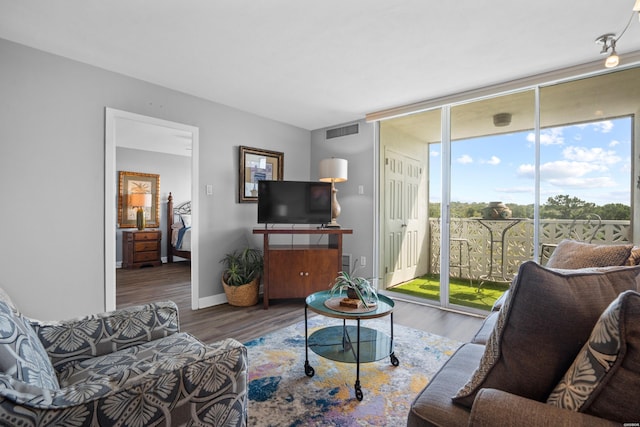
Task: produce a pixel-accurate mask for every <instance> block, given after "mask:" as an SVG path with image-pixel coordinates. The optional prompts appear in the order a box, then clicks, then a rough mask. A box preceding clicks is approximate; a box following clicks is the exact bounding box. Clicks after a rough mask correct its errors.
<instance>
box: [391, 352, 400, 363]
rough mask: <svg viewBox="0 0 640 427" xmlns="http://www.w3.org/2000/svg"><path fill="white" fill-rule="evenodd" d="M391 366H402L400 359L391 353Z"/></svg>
mask: <svg viewBox="0 0 640 427" xmlns="http://www.w3.org/2000/svg"><path fill="white" fill-rule="evenodd" d="M391 364H392V365H393V366H398V365H399V364H400V361H399V360H398V358H397V357H396V355H395V354H394V353H391Z"/></svg>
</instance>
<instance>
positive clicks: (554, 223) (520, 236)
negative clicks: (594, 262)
mask: <svg viewBox="0 0 640 427" xmlns="http://www.w3.org/2000/svg"><path fill="white" fill-rule="evenodd" d="M572 222H573V220H571V219H545V220H541V222H540V227H541V230H540V243H541V244H542V243H559V242H560V241H561V240H562V239H564V238H566V237H567V236H568V234H569V227H570V226H571V224H572ZM429 225H430V246H429V247H430V250H431V252H430V263H429V268H430V271H429V272H430V273H439V272H440V220H439V219H432V220H430V221H429ZM588 227H589V225H588V224H587V221H586V220H585V221H577V222H576V224H575V230H574V233H575V236H574V238H576V239H578V240H581V239H582V237H583V236H585V238H586V235H589V234H590V233H589V231H590V230H589V229H588ZM500 234H501V233H500V230H497V231H494V240H496V238H497V240H501V239H500V238H499V237H500ZM629 236H630V221H622V220H603V221H602V225H601V226H600V228H599V230H598V233H597V234H596V236H595V237H594V239H593V241H592V243H599V244H616V243H617V244H621V243H627V242H629ZM450 237H452V238H453V237H461V238H464V239H467V240H468V241H469V252H470V260H469V261H470V262H469V264H470V269H469V270H470V275H471V277H470V278H471V279H474V280H478V279H479V278H480V276H484V275H487V274H488V273H489V271H488V270H489V264H490V262H489V261H490V257H491V256H492V254H491V251H490V233H489V229H488V228H487V227H485V226H483V225H482V224H481V223H480V222H479V221H478V220H475V219H472V218H452V219H451V233H450ZM504 251H505V253H504V259H505V264H504V275H505V277H508V278H509V277H513V275H514V274H515V273H516V272H517V271H518V268H519V266H520V264H522V263H523V262H524V261H527V260H531V259H533V220H529V219H525V220H523V221H521V222H519V223H517V224H516V225H514V226H513V227H512V228H510V229H509V230H507V232H506V233H505V244H504ZM458 256H459V255H458V251H457V250H456V251H451V254H450V257H451V264H457V263H458V262H459V259H458ZM462 256H463V258H465V257H466V256H467V254H466V251H464V252H463V254H462ZM502 256H503V253H502V244H501V242H495V243H494V250H493V263H494V273H495V271H496V270H500V269H501V268H502ZM464 261H466V259H463V263H465V262H464ZM543 261H546V260H543ZM500 271H502V270H500ZM450 273H451V275H452V276H453V277H456V276H458V275H460V276H461V277H463V278H469V271H468V270H467V269H466V268H463V269H462V271H461V272H459V271H458V268H454V269H451V272H450ZM459 273H460V274H459Z"/></svg>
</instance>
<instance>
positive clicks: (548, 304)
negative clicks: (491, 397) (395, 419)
mask: <svg viewBox="0 0 640 427" xmlns="http://www.w3.org/2000/svg"><path fill="white" fill-rule="evenodd" d="M639 286H640V266H636V267H607V268H596V269H581V270H552V269H548V268H545V267H541V266H540V265H538V264H537V263H535V262H533V261H528V262H525V263H523V264H522V265H521V266H520V270H519V272H518V276H517V278H516V280H515V281H514V283H513V284H512V286H511V290H510V292H509V296H508V297H507V300H506V301H505V304H504V306H503V307H502V309H501V310H500V314H499V316H498V320H497V321H496V326H495V327H494V330H493V331H492V333H491V335H490V336H489V339H488V341H487V345H486V349H485V353H484V355H483V357H482V359H481V361H480V366H479V367H478V368H477V369H476V371H475V372H474V374H473V375H472V377H471V379H470V380H469V382H468V383H467V384H466V385H465V386H464V387H462V388H461V389H460V390H459V391H458V393H457V394H456V396H454V398H453V400H454V402H456V403H459V404H461V405H464V406H467V407H469V408H470V407H471V406H472V404H473V400H474V399H475V395H476V393H477V392H478V390H479V389H481V388H496V389H499V390H503V391H506V392H509V393H513V394H516V395H519V396H523V397H526V398H529V399H533V400H537V401H540V402H544V401H545V400H546V399H547V396H549V394H550V393H551V391H552V390H553V388H554V387H555V386H556V384H558V382H559V381H560V379H561V378H562V376H563V375H564V374H565V372H566V371H567V369H568V368H569V366H571V363H572V362H573V360H574V359H575V357H576V355H577V354H578V352H579V351H580V349H581V348H582V346H583V345H584V343H585V342H586V341H587V340H588V338H589V335H590V334H591V330H592V329H593V326H594V325H595V323H596V322H597V320H598V318H599V317H600V314H601V313H602V312H603V311H604V309H605V308H606V307H607V306H608V305H609V304H610V303H611V301H613V300H614V299H616V297H617V296H618V295H619V294H620V293H621V292H623V291H626V290H629V289H632V290H637V289H638V287H639Z"/></svg>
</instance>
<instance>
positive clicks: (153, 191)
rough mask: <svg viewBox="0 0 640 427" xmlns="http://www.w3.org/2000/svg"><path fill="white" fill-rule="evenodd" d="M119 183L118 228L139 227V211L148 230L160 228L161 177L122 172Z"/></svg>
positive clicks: (150, 174)
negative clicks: (142, 212)
mask: <svg viewBox="0 0 640 427" xmlns="http://www.w3.org/2000/svg"><path fill="white" fill-rule="evenodd" d="M118 183H119V184H118V227H119V228H134V227H137V223H136V219H137V213H138V210H139V209H142V210H143V211H144V218H145V227H146V228H158V227H160V209H159V206H160V175H157V174H152V173H139V172H126V171H120V172H119V179H118Z"/></svg>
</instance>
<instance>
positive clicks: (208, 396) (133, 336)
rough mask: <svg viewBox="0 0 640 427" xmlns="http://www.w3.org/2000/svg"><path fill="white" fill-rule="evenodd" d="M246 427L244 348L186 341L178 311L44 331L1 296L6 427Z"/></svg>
mask: <svg viewBox="0 0 640 427" xmlns="http://www.w3.org/2000/svg"><path fill="white" fill-rule="evenodd" d="M246 423H247V350H246V348H245V347H244V346H243V345H242V344H240V343H239V342H237V341H235V340H233V339H225V340H222V341H219V342H216V343H214V344H211V345H207V344H204V343H202V342H200V341H199V340H197V339H196V338H194V337H193V336H191V335H189V334H187V333H181V332H179V323H178V309H177V307H176V305H175V304H174V303H173V302H170V301H169V302H158V303H152V304H146V305H141V306H137V307H132V308H127V309H122V310H116V311H113V312H110V313H102V314H96V315H91V316H87V317H84V318H80V319H75V320H70V321H61V322H39V321H36V320H33V319H29V318H27V317H25V316H23V315H22V314H21V313H20V312H19V311H18V310H17V309H16V307H15V306H14V305H13V303H12V302H11V300H10V299H9V298H8V297H7V296H6V294H5V293H4V292H3V291H1V290H0V425H12V426H16V425H20V426H41V425H42V426H44V425H47V426H48V425H65V426H67V425H69V426H107V425H108V426H112V425H122V426H155V425H162V426H169V425H171V426H178V425H215V426H245V425H246Z"/></svg>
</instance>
